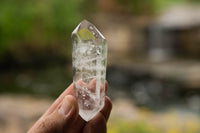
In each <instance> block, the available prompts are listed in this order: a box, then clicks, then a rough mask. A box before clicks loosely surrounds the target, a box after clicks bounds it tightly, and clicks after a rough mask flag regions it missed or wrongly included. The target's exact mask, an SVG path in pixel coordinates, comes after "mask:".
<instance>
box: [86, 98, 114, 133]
mask: <svg viewBox="0 0 200 133" xmlns="http://www.w3.org/2000/svg"><path fill="white" fill-rule="evenodd" d="M111 109H112V103H111V100H110V99H109V98H108V97H105V105H104V108H103V109H102V110H101V111H100V112H99V113H98V114H97V115H96V116H95V117H94V118H93V119H92V120H90V121H89V122H88V123H87V124H86V126H85V127H84V129H83V133H106V122H107V121H108V118H109V116H110V112H111Z"/></svg>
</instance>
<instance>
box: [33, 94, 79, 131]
mask: <svg viewBox="0 0 200 133" xmlns="http://www.w3.org/2000/svg"><path fill="white" fill-rule="evenodd" d="M77 116H78V105H77V102H76V100H75V98H74V97H73V96H71V95H67V96H65V98H64V99H63V101H62V103H61V104H60V105H59V106H58V108H57V109H56V110H55V111H54V112H53V113H52V114H50V115H48V116H44V118H41V119H40V122H39V124H38V127H37V128H35V129H36V130H37V131H34V133H63V132H67V131H68V130H69V129H70V128H71V126H72V124H73V122H74V121H75V120H76V118H77ZM45 117H46V118H45Z"/></svg>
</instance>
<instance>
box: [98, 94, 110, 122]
mask: <svg viewBox="0 0 200 133" xmlns="http://www.w3.org/2000/svg"><path fill="white" fill-rule="evenodd" d="M111 110H112V102H111V100H110V98H109V97H107V96H105V105H104V107H103V109H102V110H101V111H100V112H101V113H102V115H103V116H104V117H105V119H106V121H108V118H109V116H110V112H111Z"/></svg>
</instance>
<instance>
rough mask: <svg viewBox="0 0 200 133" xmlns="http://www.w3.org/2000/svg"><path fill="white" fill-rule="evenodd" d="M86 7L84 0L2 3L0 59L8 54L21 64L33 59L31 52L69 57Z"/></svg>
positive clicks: (8, 1) (33, 0)
mask: <svg viewBox="0 0 200 133" xmlns="http://www.w3.org/2000/svg"><path fill="white" fill-rule="evenodd" d="M82 3H83V1H82V0H59V1H57V0H48V1H46V0H28V1H25V0H3V1H0V59H1V58H3V57H4V56H5V54H6V53H8V52H10V53H12V54H13V56H14V57H15V58H16V59H19V60H20V59H21V58H25V57H27V58H28V59H30V58H29V54H28V53H29V52H30V51H31V52H35V53H39V54H40V53H42V52H44V51H48V52H49V51H50V52H53V53H55V54H56V55H60V56H63V55H65V56H66V54H67V53H69V52H67V51H71V48H70V47H71V43H69V42H70V34H71V32H72V30H73V28H74V27H75V26H76V25H77V24H78V23H79V22H80V20H81V19H82V17H83V15H82V13H81V10H80V9H81V5H82ZM66 42H67V43H66ZM28 59H27V60H28Z"/></svg>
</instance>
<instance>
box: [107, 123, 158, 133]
mask: <svg viewBox="0 0 200 133" xmlns="http://www.w3.org/2000/svg"><path fill="white" fill-rule="evenodd" d="M108 132H109V133H160V131H159V130H158V129H157V128H155V127H153V126H152V125H149V124H147V123H145V122H142V121H138V122H127V121H119V120H117V121H115V122H114V121H112V122H110V123H109V124H108Z"/></svg>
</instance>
